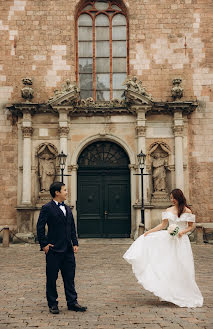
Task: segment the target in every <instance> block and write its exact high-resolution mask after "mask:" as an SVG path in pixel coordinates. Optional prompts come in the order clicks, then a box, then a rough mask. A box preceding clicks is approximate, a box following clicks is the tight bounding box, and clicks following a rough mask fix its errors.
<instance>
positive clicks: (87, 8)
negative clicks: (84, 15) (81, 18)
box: [83, 5, 92, 10]
mask: <svg viewBox="0 0 213 329" xmlns="http://www.w3.org/2000/svg"><path fill="white" fill-rule="evenodd" d="M89 9H92V6H91V5H88V6H86V7H85V8H84V9H83V10H89Z"/></svg>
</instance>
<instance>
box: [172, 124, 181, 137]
mask: <svg viewBox="0 0 213 329" xmlns="http://www.w3.org/2000/svg"><path fill="white" fill-rule="evenodd" d="M173 131H174V135H175V137H183V126H182V125H178V126H174V127H173Z"/></svg>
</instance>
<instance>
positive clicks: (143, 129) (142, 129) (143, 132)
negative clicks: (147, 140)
mask: <svg viewBox="0 0 213 329" xmlns="http://www.w3.org/2000/svg"><path fill="white" fill-rule="evenodd" d="M136 131H137V135H138V137H145V136H146V127H145V126H136Z"/></svg>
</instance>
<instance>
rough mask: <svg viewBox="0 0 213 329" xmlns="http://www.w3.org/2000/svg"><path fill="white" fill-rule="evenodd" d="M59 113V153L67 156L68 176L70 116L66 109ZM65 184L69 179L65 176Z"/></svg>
mask: <svg viewBox="0 0 213 329" xmlns="http://www.w3.org/2000/svg"><path fill="white" fill-rule="evenodd" d="M58 112H59V127H58V131H59V136H60V149H59V153H61V151H63V152H64V153H65V154H66V155H67V161H66V166H65V169H64V174H68V171H67V166H68V163H69V154H68V148H67V139H68V134H69V127H68V114H67V111H66V110H64V109H60V110H58ZM64 183H65V184H66V185H67V183H68V179H67V177H66V176H65V177H64Z"/></svg>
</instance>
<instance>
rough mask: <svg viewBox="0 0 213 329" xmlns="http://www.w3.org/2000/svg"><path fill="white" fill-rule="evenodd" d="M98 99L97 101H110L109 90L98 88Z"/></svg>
mask: <svg viewBox="0 0 213 329" xmlns="http://www.w3.org/2000/svg"><path fill="white" fill-rule="evenodd" d="M96 99H97V101H109V100H110V92H109V91H107V90H97V91H96Z"/></svg>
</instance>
